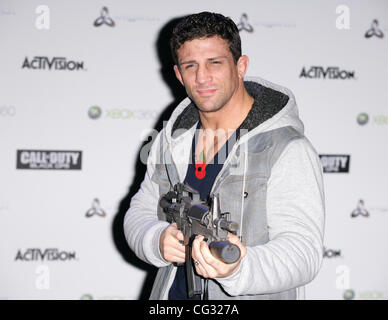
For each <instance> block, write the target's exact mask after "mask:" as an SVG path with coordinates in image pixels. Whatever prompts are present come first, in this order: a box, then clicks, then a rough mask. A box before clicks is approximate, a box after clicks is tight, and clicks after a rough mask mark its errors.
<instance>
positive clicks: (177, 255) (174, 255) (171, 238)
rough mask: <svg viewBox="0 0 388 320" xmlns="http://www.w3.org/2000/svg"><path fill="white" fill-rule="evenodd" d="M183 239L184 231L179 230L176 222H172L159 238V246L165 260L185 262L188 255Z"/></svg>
mask: <svg viewBox="0 0 388 320" xmlns="http://www.w3.org/2000/svg"><path fill="white" fill-rule="evenodd" d="M183 239H184V237H183V233H182V231H179V230H178V228H177V225H176V223H173V224H170V225H169V226H168V227H167V228H166V229H165V230H164V231H163V232H162V234H161V235H160V240H159V248H160V252H161V253H162V256H163V259H164V260H166V261H168V262H177V263H184V262H185V260H186V256H185V246H184V245H183ZM180 241H181V242H180Z"/></svg>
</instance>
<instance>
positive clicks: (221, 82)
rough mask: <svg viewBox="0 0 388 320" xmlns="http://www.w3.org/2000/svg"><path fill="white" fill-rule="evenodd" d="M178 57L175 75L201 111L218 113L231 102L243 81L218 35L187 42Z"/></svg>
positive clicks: (227, 49)
mask: <svg viewBox="0 0 388 320" xmlns="http://www.w3.org/2000/svg"><path fill="white" fill-rule="evenodd" d="M177 55H178V61H179V66H174V70H175V74H176V76H177V78H178V79H179V81H180V82H181V83H182V84H183V85H184V86H185V89H186V92H187V95H188V96H189V97H190V98H191V99H192V100H193V101H194V103H195V104H196V106H197V107H198V108H199V110H200V111H202V112H215V111H218V110H220V109H221V108H222V107H223V106H224V105H225V104H227V103H228V102H229V101H230V99H231V98H232V96H233V94H234V93H235V92H236V90H237V88H238V86H239V79H240V78H239V72H238V71H239V70H238V65H236V64H235V63H234V60H233V56H232V53H231V52H230V50H229V48H228V42H227V41H226V40H224V39H222V38H220V37H217V36H215V37H211V38H202V39H194V40H191V41H186V42H185V43H184V44H183V45H182V46H181V47H180V48H179V49H178V51H177Z"/></svg>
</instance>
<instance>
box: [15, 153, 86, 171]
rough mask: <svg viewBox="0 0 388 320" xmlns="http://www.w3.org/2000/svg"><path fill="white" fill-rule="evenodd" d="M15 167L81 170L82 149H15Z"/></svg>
mask: <svg viewBox="0 0 388 320" xmlns="http://www.w3.org/2000/svg"><path fill="white" fill-rule="evenodd" d="M16 158H17V160H16V168H17V169H52V170H81V167H82V151H63V150H17V154H16Z"/></svg>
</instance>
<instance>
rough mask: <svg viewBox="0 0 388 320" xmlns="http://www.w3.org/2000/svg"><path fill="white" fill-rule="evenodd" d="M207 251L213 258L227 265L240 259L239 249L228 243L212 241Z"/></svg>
mask: <svg viewBox="0 0 388 320" xmlns="http://www.w3.org/2000/svg"><path fill="white" fill-rule="evenodd" d="M209 249H210V252H211V253H212V255H213V256H215V257H216V258H218V259H220V260H221V261H223V262H225V263H228V264H230V263H234V262H236V261H237V260H238V259H240V255H241V251H240V248H239V247H237V246H236V245H235V244H233V243H230V242H229V241H213V242H211V243H210V244H209Z"/></svg>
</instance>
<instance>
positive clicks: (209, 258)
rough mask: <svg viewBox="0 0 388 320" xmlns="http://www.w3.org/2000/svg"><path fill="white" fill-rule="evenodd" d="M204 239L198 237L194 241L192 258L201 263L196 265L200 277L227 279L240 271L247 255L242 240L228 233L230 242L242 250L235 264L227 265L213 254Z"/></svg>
mask: <svg viewBox="0 0 388 320" xmlns="http://www.w3.org/2000/svg"><path fill="white" fill-rule="evenodd" d="M203 239H204V237H203V236H197V237H196V238H195V240H194V241H193V250H192V257H193V260H194V261H198V262H199V263H195V268H196V271H197V273H198V275H200V276H202V277H204V278H212V279H213V278H225V277H227V276H229V275H231V274H233V273H234V272H235V271H236V270H237V269H238V267H239V265H240V262H241V259H242V258H244V257H245V255H246V253H247V248H246V247H245V246H244V245H243V244H242V243H241V241H240V239H239V238H238V237H237V236H235V235H234V234H231V233H228V240H229V241H230V242H231V243H233V244H235V245H236V246H238V247H239V248H240V251H241V256H240V259H239V260H238V261H236V262H235V263H231V264H227V263H224V262H222V261H221V260H218V259H217V258H216V257H214V256H213V255H212V254H211V252H210V250H209V246H208V245H207V243H206V242H205V241H203Z"/></svg>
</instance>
